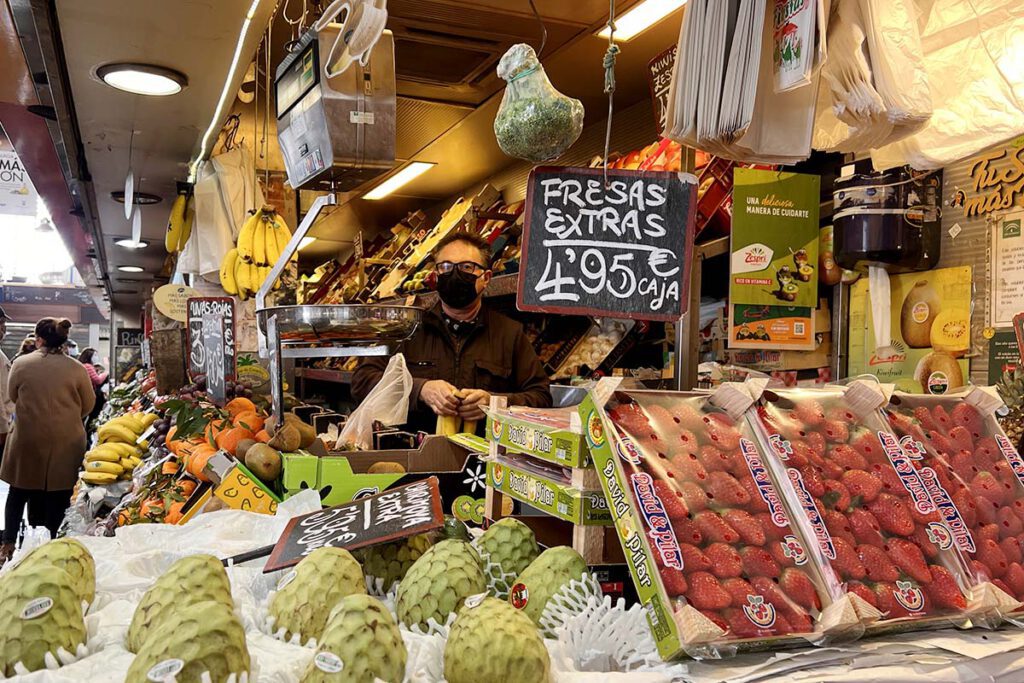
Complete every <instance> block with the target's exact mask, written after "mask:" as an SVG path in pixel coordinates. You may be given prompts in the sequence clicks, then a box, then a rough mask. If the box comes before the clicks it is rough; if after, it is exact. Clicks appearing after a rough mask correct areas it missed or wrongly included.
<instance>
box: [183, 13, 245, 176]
mask: <svg viewBox="0 0 1024 683" xmlns="http://www.w3.org/2000/svg"><path fill="white" fill-rule="evenodd" d="M262 2H263V0H252V4H250V5H249V11H248V12H246V13H245V20H244V21H243V22H242V30H241V31H239V33H238V42H236V43H235V54H234V56H232V58H231V67H230V68H229V69H228V75H227V77H226V78H225V79H224V87H223V88H221V91H220V100H219V101H218V102H217V109H216V110H215V111H214V112H213V118H212V119H210V125H209V126H207V127H206V132H205V133H204V134H203V142H202V144H201V145H199V156H197V157H196V158H195V159H193V160H192V163H190V164H189V167H188V181H189V182H190V183H195V182H196V179H197V177H198V175H199V165H200V164H201V163H202V161H203V159H205V158H206V155H207V154H208V153H209V148H208V146H209V144H210V138H211V137H213V135H214V133H216V132H220V129H221V125H222V120H221V117H222V115H223V112H224V107H225V106H226V105H227V102H228V98H229V96H230V97H232V98H233V97H234V96H235V93H236V90H235V89H233V88H232V87H231V82H232V81H233V80H235V71H236V70H237V69H238V62H239V60H240V59H241V57H242V46H243V44H244V43H245V39H246V36H248V34H249V25H250V24H252V18H253V17H254V16H256V10H257V9H259V6H260V3H262ZM261 30H262V29H261Z"/></svg>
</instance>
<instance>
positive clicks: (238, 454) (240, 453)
mask: <svg viewBox="0 0 1024 683" xmlns="http://www.w3.org/2000/svg"><path fill="white" fill-rule="evenodd" d="M255 445H256V441H254V440H253V439H242V440H241V441H239V442H238V448H236V449H235V460H241V461H243V462H244V461H245V454H246V453H248V452H249V449H250V448H252V447H253V446H255Z"/></svg>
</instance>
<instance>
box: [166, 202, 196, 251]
mask: <svg viewBox="0 0 1024 683" xmlns="http://www.w3.org/2000/svg"><path fill="white" fill-rule="evenodd" d="M195 216H196V210H195V205H194V203H193V202H192V195H191V194H190V193H187V192H179V193H178V196H177V197H175V198H174V203H173V204H172V205H171V216H170V218H168V219H167V232H166V233H165V234H164V247H165V248H166V249H167V253H168V254H177V253H178V252H179V251H181V250H182V249H184V248H185V243H186V242H188V238H189V237H191V236H192V221H193V220H194V219H195Z"/></svg>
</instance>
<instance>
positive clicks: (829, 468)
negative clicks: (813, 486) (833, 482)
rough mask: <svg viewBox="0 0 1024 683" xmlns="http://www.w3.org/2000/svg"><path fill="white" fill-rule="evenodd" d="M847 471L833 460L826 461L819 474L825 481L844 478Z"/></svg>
mask: <svg viewBox="0 0 1024 683" xmlns="http://www.w3.org/2000/svg"><path fill="white" fill-rule="evenodd" d="M845 471H846V470H844V469H843V468H842V467H840V466H839V465H837V464H836V463H834V462H832V461H831V460H826V461H825V462H823V463H822V464H821V467H820V468H819V472H820V474H821V476H822V478H823V479H838V478H839V477H841V476H843V472H845Z"/></svg>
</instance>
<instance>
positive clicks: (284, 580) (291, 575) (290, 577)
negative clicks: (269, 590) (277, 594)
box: [277, 569, 296, 591]
mask: <svg viewBox="0 0 1024 683" xmlns="http://www.w3.org/2000/svg"><path fill="white" fill-rule="evenodd" d="M295 576H296V573H295V570H294V569H293V570H291V571H290V572H288V573H287V574H285V575H284V576H282V577H281V580H280V581H278V582H277V590H279V591H283V590H284V588H285V586H287V585H288V584H289V583H291V582H292V581H294V580H295Z"/></svg>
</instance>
